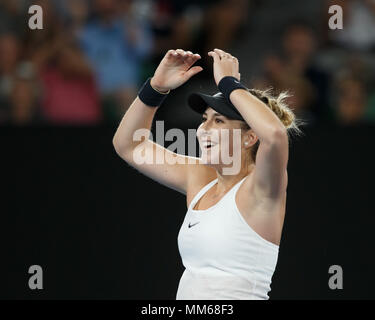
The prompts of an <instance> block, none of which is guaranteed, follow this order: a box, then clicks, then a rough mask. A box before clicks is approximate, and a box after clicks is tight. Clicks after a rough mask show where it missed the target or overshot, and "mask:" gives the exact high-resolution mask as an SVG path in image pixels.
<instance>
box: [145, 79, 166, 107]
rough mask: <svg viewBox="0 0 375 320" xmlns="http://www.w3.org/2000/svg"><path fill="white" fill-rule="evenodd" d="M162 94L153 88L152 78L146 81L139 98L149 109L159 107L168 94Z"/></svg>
mask: <svg viewBox="0 0 375 320" xmlns="http://www.w3.org/2000/svg"><path fill="white" fill-rule="evenodd" d="M169 92H170V90H169V91H168V92H166V93H160V92H159V91H157V90H155V89H154V88H153V87H152V86H151V77H150V78H148V79H147V80H146V82H145V83H144V84H143V86H142V87H141V89H140V90H139V91H138V98H139V99H140V100H141V101H142V102H143V103H144V104H145V105H147V106H148V107H153V108H154V107H159V106H160V105H161V104H162V103H163V101H164V100H165V98H166V97H167V96H168V93H169Z"/></svg>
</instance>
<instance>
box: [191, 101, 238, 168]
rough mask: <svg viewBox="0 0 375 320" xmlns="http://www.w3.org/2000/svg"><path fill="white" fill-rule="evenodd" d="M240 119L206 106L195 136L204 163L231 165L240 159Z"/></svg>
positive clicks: (213, 165) (220, 165)
mask: <svg viewBox="0 0 375 320" xmlns="http://www.w3.org/2000/svg"><path fill="white" fill-rule="evenodd" d="M241 122H242V121H240V120H232V119H228V118H227V117H225V116H223V115H221V114H219V113H218V112H217V111H215V110H214V109H212V108H210V107H208V108H207V109H206V111H205V112H204V114H203V115H202V123H201V124H200V126H199V127H198V130H197V138H198V141H199V146H200V148H201V151H202V156H201V159H202V161H203V163H204V164H207V165H209V166H212V167H216V168H218V167H223V166H232V165H233V163H234V162H237V163H240V164H241V163H242V161H241V158H240V157H241V154H242V152H241V141H242V138H243V130H241Z"/></svg>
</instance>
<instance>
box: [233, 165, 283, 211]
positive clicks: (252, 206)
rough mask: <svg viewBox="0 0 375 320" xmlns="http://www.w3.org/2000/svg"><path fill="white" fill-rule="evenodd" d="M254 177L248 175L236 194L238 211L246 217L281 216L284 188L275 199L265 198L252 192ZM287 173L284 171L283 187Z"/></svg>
mask: <svg viewBox="0 0 375 320" xmlns="http://www.w3.org/2000/svg"><path fill="white" fill-rule="evenodd" d="M253 177H254V175H253V173H251V174H249V175H248V176H247V178H246V179H245V180H244V182H243V183H242V184H241V186H240V188H239V189H238V192H237V194H236V203H237V206H238V208H239V210H240V211H241V212H242V213H243V214H244V215H245V216H247V217H250V216H252V217H254V216H256V215H262V216H263V215H266V216H268V217H272V216H275V215H276V216H278V215H280V214H281V215H282V214H283V208H285V201H286V187H285V190H284V191H283V192H280V194H278V195H277V196H275V197H266V196H262V195H259V194H256V192H254V179H253ZM287 179H288V178H287V172H286V171H285V179H284V180H285V186H286V185H287Z"/></svg>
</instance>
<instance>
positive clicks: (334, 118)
mask: <svg viewBox="0 0 375 320" xmlns="http://www.w3.org/2000/svg"><path fill="white" fill-rule="evenodd" d="M267 1H269V0H264V1H260V0H221V1H214V0H211V1H198V0H196V1H194V0H191V1H187V0H185V1H181V0H180V1H177V0H154V1H152V0H136V1H135V0H34V1H31V0H1V2H0V125H16V126H23V125H34V124H48V125H77V124H78V125H99V124H103V123H116V122H118V121H119V120H120V119H121V117H122V115H123V114H124V112H125V111H126V109H127V108H128V107H129V105H130V104H131V102H132V101H133V100H134V98H135V97H136V95H137V92H138V90H139V87H140V86H141V85H142V83H143V82H144V81H145V79H146V78H147V77H149V76H151V75H152V73H153V71H154V70H155V68H156V67H157V65H158V64H159V62H160V60H161V59H162V57H163V56H164V54H165V53H166V52H167V51H168V50H169V49H177V48H182V49H184V50H191V51H193V52H194V53H196V52H198V53H200V54H201V55H203V54H204V53H205V52H208V51H209V50H211V49H213V48H221V49H223V50H227V51H229V52H231V47H232V46H233V45H237V46H238V44H241V41H243V39H244V37H247V36H250V35H251V32H252V31H253V32H254V30H253V29H251V28H250V29H249V28H248V26H249V21H250V22H251V21H252V20H251V19H252V18H253V17H254V12H256V11H257V10H261V9H262V6H263V5H264V3H266V2H267ZM311 1H313V0H311ZM301 3H302V2H301ZM31 4H37V5H40V6H41V7H42V8H43V19H44V21H43V23H44V29H43V30H30V29H29V28H28V27H27V22H28V20H29V17H30V15H29V14H28V8H29V6H30V5H31ZM332 4H338V5H341V6H342V8H343V9H344V29H343V30H329V28H328V19H329V18H330V15H329V14H328V7H329V6H330V5H332ZM319 5H320V6H321V17H320V20H321V21H320V22H321V26H320V27H317V26H316V24H315V25H314V26H313V25H312V24H310V23H308V22H307V20H308V19H307V20H306V19H304V17H300V16H299V17H296V18H298V19H294V20H290V19H285V24H284V26H283V30H282V35H281V36H280V37H278V42H279V43H278V48H279V49H278V50H272V51H270V52H263V53H262V57H263V58H262V61H257V64H258V65H260V66H261V72H258V73H257V74H256V76H254V77H253V79H252V81H251V85H252V86H254V87H257V88H263V87H264V88H268V87H270V86H272V88H273V89H274V90H275V91H276V92H277V91H282V90H288V91H289V92H290V93H291V97H290V98H289V104H290V106H291V108H292V109H293V110H294V111H295V112H296V114H297V116H298V117H300V118H302V119H305V120H306V121H307V122H308V123H311V124H314V123H321V122H329V123H339V124H344V125H347V124H358V123H374V122H375V89H374V88H375V87H374V83H375V78H374V74H375V72H374V71H375V0H335V1H332V0H322V1H320V3H319ZM285 10H288V8H285ZM280 15H282V12H280ZM269 19H270V21H269V23H270V24H272V23H273V21H272V17H270V18H269ZM254 50H256V44H254ZM244 57H246V54H244ZM239 60H240V63H241V59H239ZM199 64H200V65H203V66H204V65H206V66H207V67H208V68H209V67H211V68H212V66H211V65H210V64H212V63H211V60H209V59H202V61H200V62H199ZM240 65H241V64H240ZM251 72H252V70H241V75H242V74H250V73H251ZM203 81H204V80H203ZM207 81H208V80H207Z"/></svg>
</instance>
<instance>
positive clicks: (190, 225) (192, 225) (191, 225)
mask: <svg viewBox="0 0 375 320" xmlns="http://www.w3.org/2000/svg"><path fill="white" fill-rule="evenodd" d="M199 222H200V221H198V222H196V223H193V224H191V222H189V228H191V227H194V226H195V225H196V224H198V223H199Z"/></svg>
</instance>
